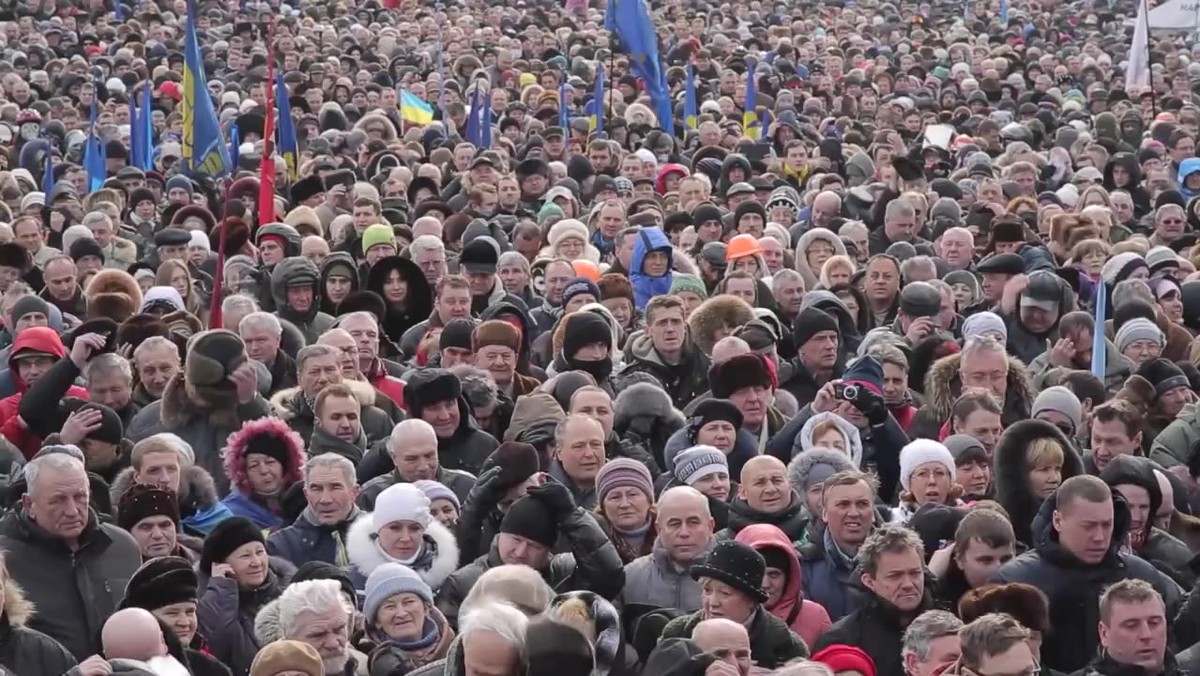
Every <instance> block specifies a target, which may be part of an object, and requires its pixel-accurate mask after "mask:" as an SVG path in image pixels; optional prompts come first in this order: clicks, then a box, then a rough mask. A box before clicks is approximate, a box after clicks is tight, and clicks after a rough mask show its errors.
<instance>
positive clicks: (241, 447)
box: [222, 418, 304, 495]
mask: <svg viewBox="0 0 1200 676" xmlns="http://www.w3.org/2000/svg"><path fill="white" fill-rule="evenodd" d="M259 435H266V436H271V437H274V439H275V441H276V443H278V444H282V445H283V447H284V450H285V451H286V452H287V457H288V460H289V462H288V463H287V466H286V467H284V468H283V483H284V485H285V486H290V485H292V484H293V483H295V482H297V481H300V480H301V479H303V478H304V440H303V439H301V438H300V435H299V434H296V433H295V432H294V431H292V428H290V427H288V426H287V423H286V422H284V421H282V420H280V419H279V418H259V419H258V420H251V421H250V422H248V423H246V424H244V425H242V427H241V429H239V430H238V431H236V432H234V433H233V434H230V435H229V439H228V441H227V442H226V446H225V453H224V457H223V458H222V461H223V462H224V465H225V475H226V476H228V477H229V482H230V484H231V485H232V486H233V487H234V488H235V489H236V490H239V491H241V492H242V493H244V494H246V495H250V494H251V493H252V492H253V491H251V490H250V482H249V479H247V478H246V448H247V446H248V445H249V444H250V441H251V440H252V439H254V438H255V437H257V436H259Z"/></svg>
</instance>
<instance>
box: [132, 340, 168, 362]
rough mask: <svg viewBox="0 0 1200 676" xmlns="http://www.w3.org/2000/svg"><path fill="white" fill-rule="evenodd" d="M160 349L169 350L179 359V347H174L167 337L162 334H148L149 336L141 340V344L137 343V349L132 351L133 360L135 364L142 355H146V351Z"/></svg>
mask: <svg viewBox="0 0 1200 676" xmlns="http://www.w3.org/2000/svg"><path fill="white" fill-rule="evenodd" d="M160 349H161V350H170V351H171V353H172V354H174V355H175V358H176V360H178V359H179V348H178V347H176V346H175V343H172V342H171V340H170V339H169V338H163V337H162V336H150V337H149V338H147V339H145V340H143V341H142V343H141V345H138V346H137V349H135V350H134V351H133V362H134V363H135V364H136V363H138V362H139V361H141V359H142V357H145V356H146V353H148V352H152V351H154V350H160Z"/></svg>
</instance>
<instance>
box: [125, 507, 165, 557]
mask: <svg viewBox="0 0 1200 676" xmlns="http://www.w3.org/2000/svg"><path fill="white" fill-rule="evenodd" d="M129 534H130V535H132V536H133V539H134V540H135V541H136V542H137V545H138V550H139V551H140V552H141V553H142V559H143V560H146V559H153V558H156V557H159V556H169V555H170V554H171V553H172V552H174V551H175V540H176V537H175V522H174V521H172V520H171V517H169V516H148V517H146V518H144V519H142V520H141V521H138V522H137V523H136V524H134V525H133V530H131V531H129Z"/></svg>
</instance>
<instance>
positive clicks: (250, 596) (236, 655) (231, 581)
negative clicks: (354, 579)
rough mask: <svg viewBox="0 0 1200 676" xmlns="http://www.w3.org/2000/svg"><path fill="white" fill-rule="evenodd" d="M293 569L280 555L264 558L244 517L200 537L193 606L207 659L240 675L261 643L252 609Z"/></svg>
mask: <svg viewBox="0 0 1200 676" xmlns="http://www.w3.org/2000/svg"><path fill="white" fill-rule="evenodd" d="M295 572H296V569H295V568H294V567H292V565H291V564H290V563H288V562H287V561H284V560H283V559H276V558H269V557H268V556H267V547H266V540H264V539H263V534H262V530H261V529H260V528H259V527H258V526H256V525H255V524H254V523H253V522H251V521H250V520H249V519H246V518H243V517H234V518H231V519H226V520H225V521H222V522H221V523H220V524H219V525H218V526H217V527H216V528H214V529H213V531H212V532H211V533H209V535H208V537H207V538H205V539H204V552H203V554H202V555H201V557H200V579H201V583H202V585H203V587H204V593H203V594H202V595H201V596H200V600H199V603H198V604H197V606H196V617H197V618H198V619H199V621H200V632H201V633H202V634H203V635H204V636H206V637H207V638H208V640H209V646H210V648H211V650H212V655H213V657H215V658H217V659H218V660H220V661H221V663H222V664H225V665H226V666H228V667H229V668H230V669H231V670H232V671H233V673H235V674H245V673H247V672H248V671H249V669H250V664H251V663H252V662H253V661H254V655H255V654H256V653H257V652H258V649H259V648H260V647H261V646H260V645H259V644H258V639H257V638H256V637H255V634H254V619H255V616H257V615H258V611H260V610H262V608H263V606H265V605H267V604H268V603H270V602H271V601H274V600H275V599H277V598H279V595H280V594H281V593H282V592H283V588H284V587H285V586H286V584H287V580H288V579H289V578H290V577H291V576H292V574H293V573H295Z"/></svg>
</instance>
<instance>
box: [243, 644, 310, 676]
mask: <svg viewBox="0 0 1200 676" xmlns="http://www.w3.org/2000/svg"><path fill="white" fill-rule="evenodd" d="M293 671H298V672H300V673H302V674H304V676H325V663H324V662H322V661H321V654H320V653H318V652H317V649H316V648H314V647H312V646H311V645H309V644H307V643H305V642H303V641H290V640H283V641H275V642H274V643H268V644H267V645H265V646H263V647H262V649H261V650H259V651H258V654H257V655H255V656H254V662H252V663H251V664H250V676H277V674H281V673H285V672H293Z"/></svg>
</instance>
